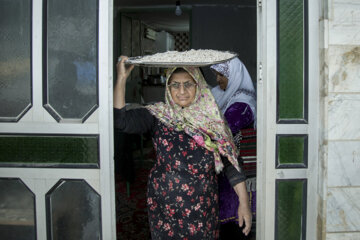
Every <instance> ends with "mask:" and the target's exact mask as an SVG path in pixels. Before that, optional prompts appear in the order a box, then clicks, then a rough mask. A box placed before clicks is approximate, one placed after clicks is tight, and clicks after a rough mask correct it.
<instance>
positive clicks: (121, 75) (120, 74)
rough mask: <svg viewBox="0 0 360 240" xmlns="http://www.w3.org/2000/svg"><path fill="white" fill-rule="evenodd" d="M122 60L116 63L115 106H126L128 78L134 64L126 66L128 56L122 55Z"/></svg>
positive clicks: (119, 107)
mask: <svg viewBox="0 0 360 240" xmlns="http://www.w3.org/2000/svg"><path fill="white" fill-rule="evenodd" d="M120 58H121V60H120V61H119V62H118V63H117V64H116V71H117V79H116V84H115V87H114V108H118V109H121V108H123V107H125V86H126V79H127V78H128V77H129V75H130V73H131V71H132V70H133V69H134V65H131V66H129V67H125V61H126V60H127V59H128V57H126V56H120Z"/></svg>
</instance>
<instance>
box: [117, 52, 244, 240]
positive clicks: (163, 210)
mask: <svg viewBox="0 0 360 240" xmlns="http://www.w3.org/2000/svg"><path fill="white" fill-rule="evenodd" d="M126 59H127V57H122V60H121V61H120V62H119V63H118V64H117V71H118V74H117V83H116V86H115V88H114V124H115V127H117V128H118V129H119V130H121V131H124V132H128V133H144V132H150V133H151V135H152V139H153V143H154V147H155V149H156V156H157V162H156V163H155V165H154V167H153V168H152V169H151V171H150V174H149V180H148V190H147V204H148V218H149V223H150V231H151V236H152V239H168V238H173V239H217V238H218V230H219V219H218V188H217V177H216V174H215V173H216V172H219V171H221V170H223V171H224V172H225V173H226V176H227V177H228V179H229V181H230V183H231V184H232V186H233V187H234V190H235V191H236V193H237V195H238V197H239V199H240V202H241V203H242V204H241V205H240V207H239V222H240V223H239V224H240V225H243V224H244V225H245V227H244V229H243V232H244V233H245V234H246V235H247V234H248V233H249V231H250V229H251V212H250V209H249V204H248V195H247V192H246V186H245V182H244V181H245V175H244V174H243V172H242V169H241V168H240V167H239V165H238V163H237V160H236V158H237V155H238V152H237V149H236V147H235V146H234V143H233V141H232V137H231V132H230V130H229V128H228V127H226V125H225V123H224V120H223V119H222V117H221V114H220V111H219V109H218V107H217V105H216V103H215V100H214V98H213V96H212V94H211V92H210V90H209V88H208V86H207V84H206V82H205V80H204V78H203V76H202V75H201V72H200V70H199V69H198V68H193V67H184V68H176V67H174V68H172V69H169V70H168V71H167V80H166V93H165V103H156V104H154V105H148V106H146V107H144V108H140V109H133V110H128V111H127V110H125V108H124V106H125V100H124V97H125V96H124V95H125V82H126V78H127V77H128V76H129V74H130V72H131V70H132V69H133V66H130V67H129V68H126V67H125V65H124V61H125V60H126Z"/></svg>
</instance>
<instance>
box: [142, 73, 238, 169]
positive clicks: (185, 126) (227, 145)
mask: <svg viewBox="0 0 360 240" xmlns="http://www.w3.org/2000/svg"><path fill="white" fill-rule="evenodd" d="M175 69H176V67H175V68H172V69H169V70H168V71H167V78H166V86H167V87H166V91H165V103H162V102H160V103H156V104H153V105H148V106H146V108H147V109H148V110H149V111H150V112H151V114H153V115H154V116H155V117H156V118H157V119H159V120H160V121H161V122H162V123H164V124H165V125H167V126H168V127H174V129H175V130H177V131H185V132H186V133H187V134H188V135H189V136H191V137H192V138H193V139H194V140H195V141H196V142H197V143H198V144H199V145H200V146H202V147H204V148H206V149H207V150H209V151H212V152H213V153H214V157H215V158H214V159H215V170H216V172H217V173H219V172H220V171H221V170H222V169H223V167H224V165H223V163H222V161H221V157H220V155H222V156H225V157H227V158H228V159H229V161H230V163H231V164H232V165H233V166H234V167H235V168H236V169H237V170H238V171H240V168H239V164H238V162H237V156H238V150H237V148H236V147H235V145H234V142H233V139H232V134H231V131H230V129H229V128H228V127H227V125H226V124H225V122H224V119H223V116H222V114H221V112H220V111H219V108H218V106H217V104H216V102H215V99H214V97H213V95H212V94H211V91H210V89H209V88H208V85H207V83H206V81H205V79H204V77H203V75H202V74H201V72H200V69H199V68H194V67H184V69H185V70H186V71H187V72H188V73H189V74H190V75H191V76H192V77H193V79H194V80H195V82H196V83H197V89H196V95H195V99H194V101H193V103H192V104H191V105H190V106H188V107H184V108H182V107H181V106H179V105H177V104H176V103H175V102H174V101H173V99H172V97H171V94H170V89H169V86H168V82H169V79H170V77H171V75H172V73H173V72H174V71H175Z"/></svg>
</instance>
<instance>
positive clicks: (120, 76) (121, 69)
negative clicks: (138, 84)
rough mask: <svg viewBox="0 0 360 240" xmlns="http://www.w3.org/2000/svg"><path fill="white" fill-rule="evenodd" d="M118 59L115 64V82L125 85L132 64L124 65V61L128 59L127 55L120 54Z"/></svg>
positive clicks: (132, 67)
mask: <svg viewBox="0 0 360 240" xmlns="http://www.w3.org/2000/svg"><path fill="white" fill-rule="evenodd" d="M119 58H121V60H120V61H118V62H117V64H116V71H117V80H116V84H122V85H125V83H126V79H127V78H128V77H129V75H130V73H131V71H132V70H133V69H134V65H130V66H129V67H128V68H126V67H125V61H126V60H127V59H128V57H127V56H120V57H119Z"/></svg>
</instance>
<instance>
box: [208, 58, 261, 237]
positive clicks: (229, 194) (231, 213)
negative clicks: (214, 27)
mask: <svg viewBox="0 0 360 240" xmlns="http://www.w3.org/2000/svg"><path fill="white" fill-rule="evenodd" d="M210 69H211V70H213V71H214V73H215V74H216V81H217V83H218V86H216V87H214V88H213V89H212V90H211V92H212V93H213V95H214V97H215V100H216V102H217V104H218V106H219V108H220V110H221V112H222V113H223V114H224V117H225V119H226V121H227V123H228V125H229V127H230V129H231V132H232V134H233V136H234V140H235V144H236V146H237V147H238V149H239V150H240V151H241V149H240V148H241V146H240V138H239V135H241V132H240V130H241V129H244V128H248V127H252V126H255V124H256V93H255V89H254V85H253V82H252V81H251V78H250V75H249V73H248V71H247V69H246V67H245V66H244V64H243V63H242V62H241V61H240V60H239V59H238V58H233V59H232V60H230V61H227V62H224V63H220V64H215V65H212V66H211V67H210ZM237 135H238V136H237ZM240 137H241V136H240ZM218 182H219V200H220V222H221V223H222V224H227V223H229V224H227V226H225V225H221V228H220V237H223V236H225V235H226V234H229V231H233V232H231V233H230V234H234V233H235V232H237V229H235V228H233V229H232V226H233V224H231V223H230V222H235V221H237V219H238V216H237V206H238V204H239V201H238V198H237V195H236V193H235V192H234V191H233V189H232V187H231V186H230V184H229V182H228V180H227V179H226V177H225V176H224V175H223V174H220V175H219V178H218ZM230 229H232V230H230Z"/></svg>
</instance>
